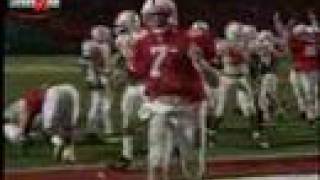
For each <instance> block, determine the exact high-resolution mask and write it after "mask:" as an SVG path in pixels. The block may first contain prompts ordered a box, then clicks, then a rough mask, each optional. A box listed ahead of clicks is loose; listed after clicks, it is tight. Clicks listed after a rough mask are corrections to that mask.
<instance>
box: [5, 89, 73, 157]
mask: <svg viewBox="0 0 320 180" xmlns="http://www.w3.org/2000/svg"><path fill="white" fill-rule="evenodd" d="M15 104H16V105H15V106H12V107H13V108H14V109H12V110H13V111H11V112H12V113H11V114H10V113H8V115H10V117H11V118H16V119H10V120H11V121H10V123H6V124H5V125H4V133H5V138H6V139H7V140H8V141H9V142H12V143H21V142H23V140H25V139H27V138H29V135H30V134H31V133H32V131H33V130H35V131H38V132H43V133H45V135H47V136H49V137H51V143H52V144H53V146H54V150H53V151H54V152H53V153H54V157H55V158H56V159H57V160H61V161H68V162H73V161H74V160H75V154H74V144H73V143H74V142H73V131H74V128H75V126H76V125H77V122H78V116H79V93H78V91H77V89H75V88H74V87H73V86H72V85H70V84H59V85H55V86H51V87H44V86H43V87H41V88H34V89H31V90H28V91H26V92H25V93H24V96H23V97H22V98H20V99H19V100H18V101H17V103H15ZM13 113H15V114H16V115H14V114H13ZM37 115H40V116H41V117H40V118H39V119H38V120H39V121H38V122H36V120H37V118H36V116H37ZM10 117H8V118H10ZM37 125H38V127H39V128H38V129H33V127H35V126H37ZM39 125H40V126H39Z"/></svg>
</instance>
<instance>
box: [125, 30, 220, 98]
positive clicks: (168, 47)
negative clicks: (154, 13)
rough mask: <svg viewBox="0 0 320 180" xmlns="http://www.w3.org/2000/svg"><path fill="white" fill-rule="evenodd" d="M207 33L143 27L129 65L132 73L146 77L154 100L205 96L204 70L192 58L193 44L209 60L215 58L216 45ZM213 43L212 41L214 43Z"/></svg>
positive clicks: (148, 92) (142, 78) (141, 78)
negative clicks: (189, 55)
mask: <svg viewBox="0 0 320 180" xmlns="http://www.w3.org/2000/svg"><path fill="white" fill-rule="evenodd" d="M209 39H210V38H208V37H206V36H204V35H203V36H190V35H189V34H188V32H187V31H182V30H177V29H170V30H166V31H158V32H157V31H152V30H143V31H142V33H141V37H140V38H139V39H138V40H137V41H136V44H135V46H134V53H133V57H132V58H131V59H130V60H129V63H128V66H129V70H130V71H131V73H132V75H133V76H135V77H136V78H138V79H140V80H143V81H144V83H145V94H146V95H147V96H149V97H150V99H151V100H152V99H155V98H157V97H160V96H179V97H181V98H183V99H184V100H186V101H188V102H196V101H200V100H202V99H203V98H204V88H203V85H204V84H203V80H202V78H201V74H200V72H199V71H198V70H197V69H196V67H195V66H194V64H193V62H192V60H191V59H190V58H189V57H188V51H189V47H190V46H191V45H198V46H199V47H200V48H202V49H203V52H204V56H205V57H206V59H212V58H213V57H214V51H213V50H212V49H214V46H213V45H212V46H210V42H209V41H208V40H209ZM211 44H212V43H211Z"/></svg>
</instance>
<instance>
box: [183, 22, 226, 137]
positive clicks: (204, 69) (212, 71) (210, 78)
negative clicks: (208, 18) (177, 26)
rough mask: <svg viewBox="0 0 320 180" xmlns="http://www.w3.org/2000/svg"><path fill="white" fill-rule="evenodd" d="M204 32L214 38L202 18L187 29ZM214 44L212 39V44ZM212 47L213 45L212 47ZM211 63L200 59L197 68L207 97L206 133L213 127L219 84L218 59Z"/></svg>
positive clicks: (198, 34)
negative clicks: (203, 81) (201, 76)
mask: <svg viewBox="0 0 320 180" xmlns="http://www.w3.org/2000/svg"><path fill="white" fill-rule="evenodd" d="M205 34H209V37H211V38H212V39H214V38H215V37H214V33H213V32H212V31H211V30H210V27H209V24H208V23H207V22H205V21H203V20H198V21H195V22H193V23H192V25H191V27H190V29H189V35H190V36H194V37H196V36H203V35H205ZM208 45H214V40H213V41H212V44H208ZM212 49H214V47H213V48H212ZM202 56H203V55H201V53H200V54H198V57H194V58H195V59H202V58H203V57H202ZM210 62H211V63H210V64H209V63H207V61H204V60H200V61H199V64H198V65H199V67H198V68H199V69H200V71H201V73H202V75H203V79H204V80H205V91H206V93H207V97H208V113H207V128H208V129H209V131H208V133H209V134H210V133H212V131H210V129H212V128H213V124H214V122H213V121H214V108H215V107H216V103H217V93H216V92H215V91H217V88H218V85H219V76H220V72H219V69H221V64H219V63H217V62H218V61H215V60H211V61H210Z"/></svg>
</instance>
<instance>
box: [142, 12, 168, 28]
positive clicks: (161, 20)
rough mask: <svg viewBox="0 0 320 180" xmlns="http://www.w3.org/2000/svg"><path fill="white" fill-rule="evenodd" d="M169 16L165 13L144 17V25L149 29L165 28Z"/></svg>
mask: <svg viewBox="0 0 320 180" xmlns="http://www.w3.org/2000/svg"><path fill="white" fill-rule="evenodd" d="M168 18H169V15H168V14H166V13H150V14H146V15H145V17H144V22H145V25H146V26H148V27H151V28H157V27H165V26H167V25H169V19H168Z"/></svg>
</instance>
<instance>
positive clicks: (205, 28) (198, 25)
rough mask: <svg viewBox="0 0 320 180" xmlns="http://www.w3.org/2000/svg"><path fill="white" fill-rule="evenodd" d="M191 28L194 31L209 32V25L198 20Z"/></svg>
mask: <svg viewBox="0 0 320 180" xmlns="http://www.w3.org/2000/svg"><path fill="white" fill-rule="evenodd" d="M191 28H192V29H195V30H201V31H209V29H210V27H209V24H208V23H207V22H205V21H200V20H199V21H195V22H193V23H192V25H191Z"/></svg>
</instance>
